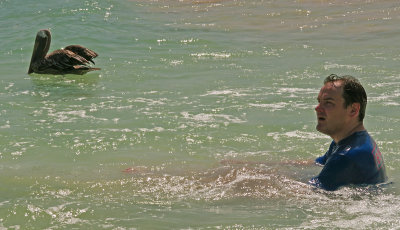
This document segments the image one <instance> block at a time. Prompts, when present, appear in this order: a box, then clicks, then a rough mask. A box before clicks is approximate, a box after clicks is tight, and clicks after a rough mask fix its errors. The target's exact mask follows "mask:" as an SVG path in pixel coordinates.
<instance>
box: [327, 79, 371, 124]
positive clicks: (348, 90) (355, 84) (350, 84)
mask: <svg viewBox="0 0 400 230" xmlns="http://www.w3.org/2000/svg"><path fill="white" fill-rule="evenodd" d="M336 81H341V82H343V95H342V96H343V98H344V107H345V108H346V107H347V106H349V105H352V104H353V103H360V113H359V115H358V120H359V121H363V120H364V117H365V110H366V108H367V93H366V92H365V90H364V87H363V86H362V85H361V83H360V82H359V81H358V80H357V78H355V77H353V76H350V75H345V76H338V75H336V74H331V75H329V76H328V77H327V78H325V80H324V84H326V83H328V82H336Z"/></svg>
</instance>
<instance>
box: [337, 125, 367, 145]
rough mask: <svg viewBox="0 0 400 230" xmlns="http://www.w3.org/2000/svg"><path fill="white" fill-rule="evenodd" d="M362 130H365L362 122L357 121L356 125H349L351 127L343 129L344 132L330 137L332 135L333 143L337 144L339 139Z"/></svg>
mask: <svg viewBox="0 0 400 230" xmlns="http://www.w3.org/2000/svg"><path fill="white" fill-rule="evenodd" d="M364 130H365V128H364V124H363V123H362V122H359V123H357V124H356V125H354V126H351V128H349V129H347V130H345V131H344V132H342V133H340V134H338V135H335V136H331V137H332V139H333V141H335V143H336V144H337V143H339V142H340V141H341V140H343V139H345V138H347V137H349V136H351V135H352V134H353V133H356V132H360V131H364Z"/></svg>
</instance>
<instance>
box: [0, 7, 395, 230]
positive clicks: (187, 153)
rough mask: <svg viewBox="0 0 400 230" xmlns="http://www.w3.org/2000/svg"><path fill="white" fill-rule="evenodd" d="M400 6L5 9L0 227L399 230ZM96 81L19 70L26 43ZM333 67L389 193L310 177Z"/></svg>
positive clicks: (0, 54)
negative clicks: (37, 44)
mask: <svg viewBox="0 0 400 230" xmlns="http://www.w3.org/2000/svg"><path fill="white" fill-rule="evenodd" d="M399 25H400V3H399V2H398V1H394V0H387V1H361V0H356V1H347V2H345V1H338V0H337V1H335V0H326V1H321V0H305V1H294V0H293V1H262V0H257V1H255V0H254V1H253V0H249V1H245V0H232V1H228V0H227V1H222V0H219V1H218V0H164V1H163V0H152V1H144V0H141V1H140V0H138V1H135V0H131V1H128V0H122V1H111V0H107V1H106V0H104V1H103V0H100V1H94V0H93V1H92V0H90V1H77V0H63V1H50V0H42V1H22V0H0V28H1V31H0V229H334V228H337V229H348V228H354V229H398V228H399V226H400V219H399V216H400V189H399V187H398V183H399V180H400V169H399V167H400V159H399V152H400V141H399V139H398V137H399V136H400V131H399V126H400V115H399V105H400V89H399V86H400V69H399V63H400V54H399V53H400V52H399V51H400V50H399V48H398V44H400V30H399V29H398V28H399ZM44 28H49V29H50V30H51V32H52V44H51V47H50V50H55V49H59V48H62V47H65V46H67V45H71V44H80V45H83V46H86V47H88V48H90V49H93V50H94V51H96V52H97V53H98V54H99V57H98V58H96V60H95V62H96V67H99V68H101V70H100V71H95V72H90V73H89V74H86V75H83V76H75V75H64V76H61V75H60V76H53V75H40V74H32V75H28V74H27V71H28V66H29V61H30V58H31V54H32V49H33V43H34V39H35V36H36V33H37V31H38V30H40V29H44ZM331 73H336V74H338V75H344V74H351V75H353V76H355V77H357V78H359V79H360V81H361V82H362V83H363V85H364V86H365V89H366V91H367V93H368V97H369V102H368V107H367V116H366V120H365V125H366V128H367V129H368V131H369V132H370V134H371V135H372V136H373V137H374V139H375V140H376V141H377V143H378V145H379V146H380V150H381V152H382V153H383V156H384V159H385V164H386V168H387V174H388V176H389V181H390V182H392V183H391V184H389V185H386V186H382V187H378V188H377V187H352V186H350V187H344V188H342V189H340V190H339V191H335V192H325V191H322V190H318V189H314V188H312V187H310V186H309V185H308V184H307V181H308V180H309V178H311V177H312V176H315V175H317V174H318V173H319V171H320V170H321V168H319V167H317V166H302V165H293V164H286V163H285V162H291V161H298V160H309V159H315V158H316V157H318V156H320V155H322V154H324V153H325V151H326V150H327V148H328V146H329V143H330V141H331V140H330V138H329V137H327V136H324V135H322V134H320V133H318V132H317V131H316V130H315V125H316V117H315V112H314V107H315V106H316V104H317V100H316V97H317V94H318V92H319V89H320V87H321V86H322V82H323V79H324V78H325V77H326V76H328V75H329V74H331Z"/></svg>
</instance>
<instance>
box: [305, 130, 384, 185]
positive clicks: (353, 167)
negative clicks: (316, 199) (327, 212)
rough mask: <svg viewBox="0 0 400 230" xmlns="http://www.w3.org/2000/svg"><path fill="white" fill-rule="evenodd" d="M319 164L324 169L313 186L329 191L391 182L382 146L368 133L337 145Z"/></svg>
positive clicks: (349, 138)
mask: <svg viewBox="0 0 400 230" xmlns="http://www.w3.org/2000/svg"><path fill="white" fill-rule="evenodd" d="M315 162H316V163H317V164H320V165H323V166H324V168H323V169H322V171H321V172H320V174H319V175H318V176H317V177H314V178H312V179H311V180H310V183H311V184H313V185H315V186H317V187H320V188H323V189H325V190H330V191H333V190H336V189H338V188H339V187H340V186H343V185H348V184H378V183H382V182H385V181H386V180H387V177H386V170H385V164H384V163H383V157H382V154H381V152H380V151H379V148H378V146H377V145H376V143H375V141H374V140H373V139H372V137H371V136H370V135H369V134H368V132H367V131H360V132H355V133H353V134H352V135H350V136H349V137H347V138H345V139H343V140H341V141H339V143H337V144H336V143H335V142H334V141H332V143H331V145H330V147H329V149H328V151H327V152H326V153H325V155H323V156H321V157H318V158H317V159H316V160H315Z"/></svg>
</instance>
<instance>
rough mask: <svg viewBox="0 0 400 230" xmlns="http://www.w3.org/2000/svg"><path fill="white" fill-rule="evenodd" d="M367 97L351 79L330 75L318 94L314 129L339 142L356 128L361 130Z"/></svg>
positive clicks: (355, 81) (354, 80)
mask: <svg viewBox="0 0 400 230" xmlns="http://www.w3.org/2000/svg"><path fill="white" fill-rule="evenodd" d="M366 105H367V95H366V93H365V90H364V88H363V87H362V85H361V84H360V82H359V81H358V80H357V79H355V78H354V77H351V76H343V77H339V76H337V75H334V74H332V75H330V76H328V77H327V78H326V79H325V81H324V86H323V87H322V88H321V90H320V92H319V94H318V106H317V107H316V108H315V111H316V112H317V118H318V124H317V127H316V128H317V130H318V131H320V132H322V133H325V134H327V135H329V136H331V137H332V138H333V139H336V140H340V139H341V138H344V137H346V135H349V132H351V131H352V130H354V129H356V128H357V127H363V126H362V121H363V119H364V116H365V108H366Z"/></svg>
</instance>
